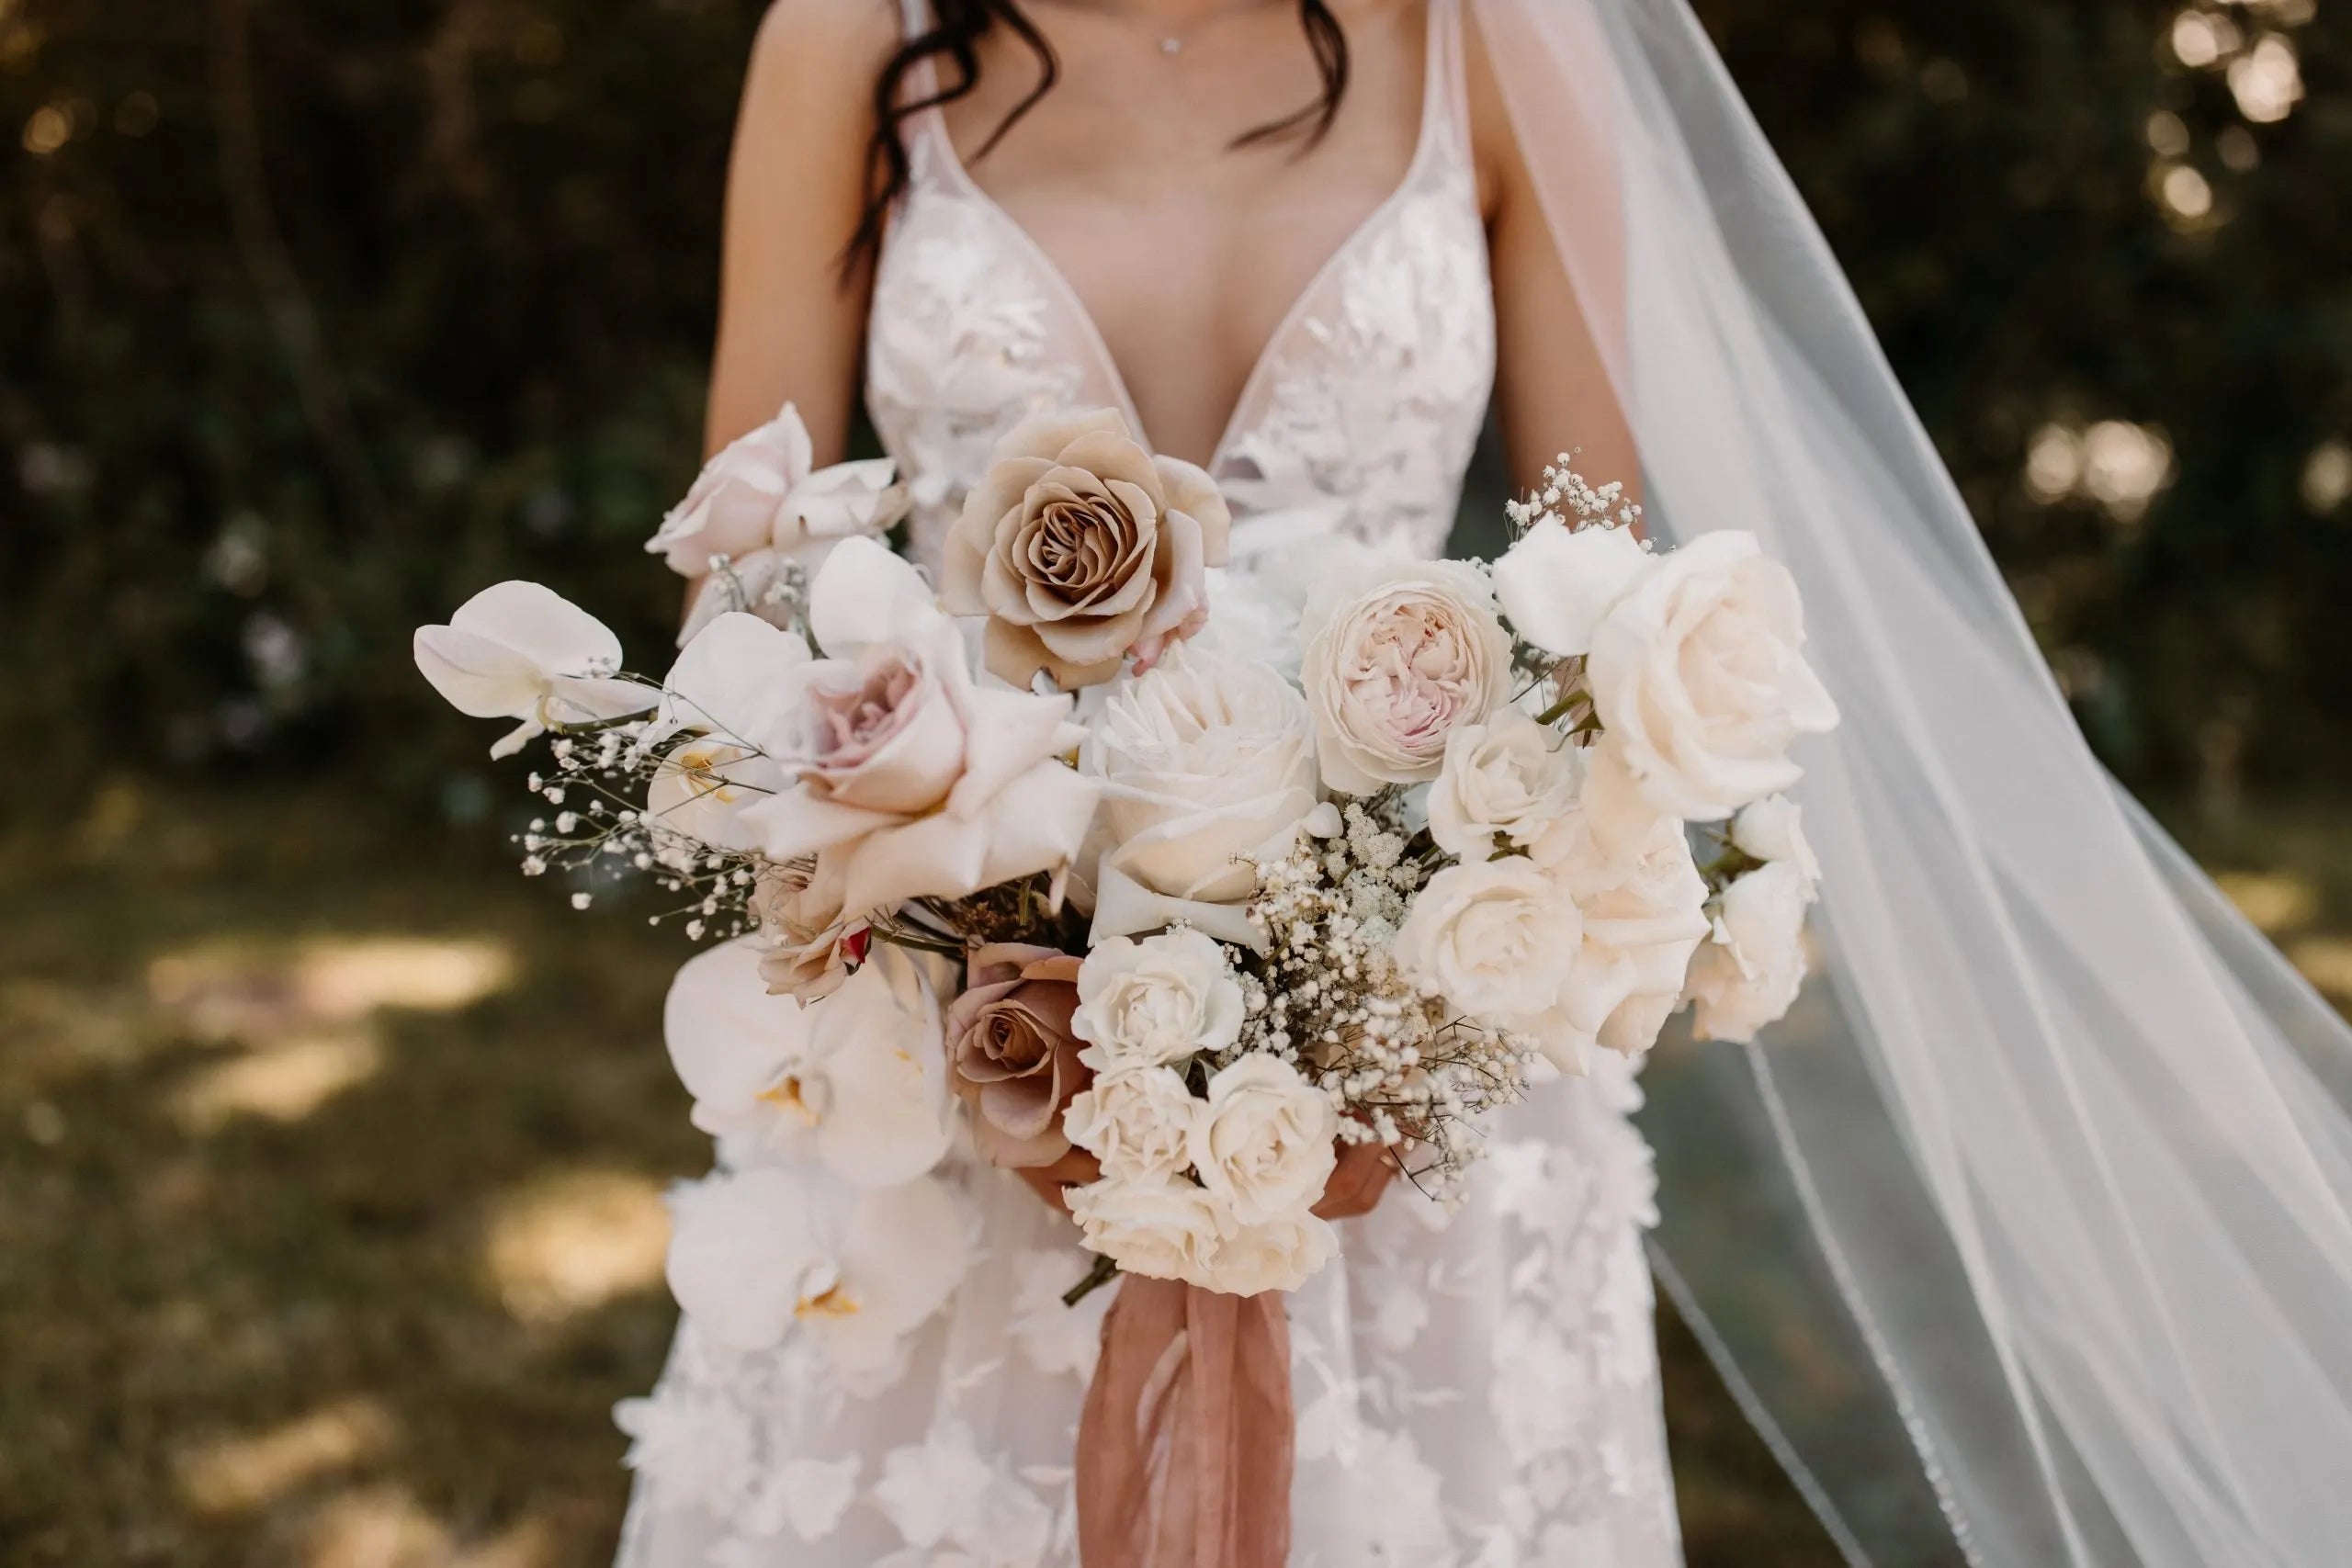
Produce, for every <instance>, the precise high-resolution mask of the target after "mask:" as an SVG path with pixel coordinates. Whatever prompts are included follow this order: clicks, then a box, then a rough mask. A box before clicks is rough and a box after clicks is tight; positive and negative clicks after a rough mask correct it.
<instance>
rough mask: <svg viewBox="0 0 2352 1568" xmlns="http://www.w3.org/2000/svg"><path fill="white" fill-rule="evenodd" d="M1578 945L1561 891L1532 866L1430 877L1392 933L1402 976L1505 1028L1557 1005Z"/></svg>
mask: <svg viewBox="0 0 2352 1568" xmlns="http://www.w3.org/2000/svg"><path fill="white" fill-rule="evenodd" d="M1583 944H1584V920H1583V918H1582V917H1581V916H1580V915H1578V914H1577V906H1576V902H1575V900H1574V899H1572V898H1571V897H1569V896H1568V893H1567V890H1566V888H1565V887H1563V886H1560V885H1559V884H1558V883H1557V882H1555V881H1554V880H1553V879H1552V878H1551V877H1550V876H1547V875H1546V874H1544V872H1543V871H1542V870H1541V869H1540V868H1539V867H1537V866H1536V865H1535V864H1534V863H1532V862H1531V861H1529V860H1527V859H1525V858H1523V857H1518V856H1514V857H1511V858H1510V859H1506V860H1496V861H1482V862H1471V863H1465V864H1462V865H1450V866H1447V867H1446V868H1445V869H1444V870H1442V871H1440V872H1439V873H1438V874H1436V875H1434V876H1432V877H1430V879H1429V881H1428V882H1427V883H1426V884H1424V885H1423V886H1422V887H1421V891H1420V893H1419V895H1418V896H1417V897H1415V898H1414V900H1413V907H1412V909H1411V912H1409V913H1408V915H1407V916H1406V917H1405V924H1404V926H1403V927H1402V928H1401V929H1400V930H1398V931H1397V942H1396V946H1395V953H1396V957H1397V964H1398V965H1399V966H1401V967H1402V968H1403V969H1404V971H1405V972H1406V973H1407V974H1408V975H1409V976H1412V977H1413V978H1414V979H1416V980H1418V981H1419V982H1420V983H1421V984H1423V985H1424V986H1427V987H1430V989H1432V990H1434V991H1436V992H1437V993H1438V994H1440V995H1442V996H1443V997H1444V998H1447V999H1448V1000H1449V1001H1451V1002H1453V1005H1454V1006H1456V1007H1459V1008H1462V1009H1464V1010H1467V1011H1469V1012H1472V1013H1475V1014H1476V1015H1477V1016H1479V1017H1480V1018H1483V1019H1487V1020H1488V1021H1491V1022H1494V1023H1498V1024H1501V1025H1503V1026H1505V1027H1511V1026H1513V1025H1515V1024H1517V1023H1518V1022H1520V1021H1524V1020H1532V1019H1536V1018H1540V1017H1541V1016H1542V1015H1543V1014H1544V1013H1545V1012H1547V1011H1549V1010H1551V1009H1552V1008H1554V1007H1555V1005H1556V1004H1557V1003H1558V1001H1559V998H1560V993H1561V991H1562V989H1563V987H1565V986H1566V983H1567V980H1568V977H1569V970H1570V967H1571V966H1572V965H1573V964H1575V963H1576V959H1577V953H1578V951H1579V950H1580V949H1581V948H1582V946H1583Z"/></svg>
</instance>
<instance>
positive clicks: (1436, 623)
mask: <svg viewBox="0 0 2352 1568" xmlns="http://www.w3.org/2000/svg"><path fill="white" fill-rule="evenodd" d="M1301 630H1302V631H1303V633H1304V634H1305V636H1306V650H1305V653H1304V655H1303V657H1302V660H1301V664H1300V671H1299V678H1300V682H1301V684H1303V685H1304V686H1305V687H1306V703H1307V706H1308V708H1309V709H1310V710H1312V712H1313V713H1314V716H1315V741H1316V748H1317V755H1318V757H1319V759H1320V761H1321V763H1322V768H1323V782H1324V783H1325V784H1328V785H1329V786H1330V787H1331V788H1332V789H1334V790H1337V791H1339V792H1340V793H1341V794H1344V795H1371V794H1373V793H1374V792H1376V791H1377V790H1378V789H1379V788H1380V787H1381V786H1382V785H1383V784H1418V783H1419V782H1421V781H1423V780H1425V779H1432V778H1435V777H1436V776H1437V774H1438V770H1439V768H1440V767H1441V766H1442V764H1443V763H1444V761H1445V747H1446V741H1447V739H1449V738H1450V737H1451V736H1452V735H1453V731H1454V730H1455V729H1457V728H1460V727H1461V726H1463V725H1465V724H1476V722H1478V720H1480V719H1482V718H1484V717H1486V716H1487V715H1488V714H1489V713H1491V712H1493V711H1494V710H1495V709H1496V708H1498V707H1500V706H1502V705H1504V704H1505V703H1507V702H1509V701H1510V678H1511V674H1510V669H1511V664H1510V661H1511V645H1510V634H1509V633H1508V632H1506V631H1504V630H1503V626H1502V622H1501V620H1500V619H1499V618H1498V616H1497V615H1496V614H1495V594H1494V589H1493V586H1492V585H1491V584H1490V583H1488V581H1487V577H1486V574H1485V573H1484V572H1483V571H1481V570H1479V569H1478V568H1476V567H1475V566H1471V565H1469V564H1467V563H1465V562H1462V561H1442V560H1440V561H1403V562H1383V563H1378V564H1372V563H1360V564H1358V565H1355V566H1353V567H1350V568H1342V569H1340V570H1335V571H1334V573H1333V574H1332V581H1331V582H1330V584H1329V586H1327V587H1325V588H1322V589H1320V590H1318V591H1317V592H1316V593H1315V594H1314V595H1313V596H1312V597H1310V598H1309V599H1308V601H1307V604H1306V614H1305V616H1304V618H1303V620H1302V624H1301Z"/></svg>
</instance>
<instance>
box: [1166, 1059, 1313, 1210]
mask: <svg viewBox="0 0 2352 1568" xmlns="http://www.w3.org/2000/svg"><path fill="white" fill-rule="evenodd" d="M1339 1133H1340V1118H1339V1112H1338V1111H1335V1110H1333V1109H1332V1106H1331V1101H1330V1099H1329V1096H1327V1095H1326V1094H1324V1092H1323V1091H1322V1090H1321V1089H1317V1088H1316V1087H1315V1086H1314V1085H1313V1084H1310V1083H1308V1082H1307V1081H1306V1079H1305V1078H1303V1077H1300V1076H1299V1074H1298V1069H1296V1068H1295V1067H1293V1066H1291V1065H1290V1064H1289V1063H1287V1062H1284V1061H1282V1060H1280V1059H1279V1058H1277V1057H1273V1056H1268V1055H1259V1054H1254V1053H1253V1054H1251V1055H1245V1056H1243V1057H1241V1058H1240V1059H1239V1060H1238V1061H1237V1062H1235V1063H1234V1064H1233V1065H1232V1066H1228V1067H1225V1068H1222V1069H1220V1070H1219V1071H1218V1072H1217V1074H1216V1077H1212V1078H1210V1079H1209V1088H1208V1098H1207V1100H1205V1101H1204V1103H1203V1105H1202V1107H1201V1110H1200V1112H1199V1114H1198V1115H1197V1116H1196V1117H1195V1118H1194V1119H1193V1168H1194V1169H1195V1170H1196V1171H1198V1172H1199V1173H1200V1179H1201V1185H1202V1186H1203V1187H1204V1188H1205V1189H1207V1190H1208V1192H1209V1195H1210V1196H1211V1197H1212V1198H1214V1199H1216V1201H1217V1202H1218V1204H1219V1205H1220V1207H1221V1208H1222V1209H1223V1211H1224V1212H1225V1213H1227V1214H1228V1215H1229V1216H1231V1219H1232V1221H1233V1223H1234V1224H1240V1225H1259V1224H1274V1223H1277V1222H1283V1221H1295V1220H1297V1219H1300V1218H1301V1217H1303V1216H1304V1215H1305V1214H1306V1211H1307V1210H1308V1209H1310V1208H1312V1207H1313V1206H1314V1203H1315V1201H1316V1200H1317V1198H1319V1197H1321V1196H1322V1195H1323V1184H1324V1183H1325V1182H1326V1181H1328V1180H1329V1179H1330V1176H1331V1168H1332V1167H1333V1166H1335V1165H1336V1164H1337V1163H1338V1162H1339V1156H1338V1154H1337V1152H1336V1151H1335V1150H1334V1149H1333V1148H1332V1146H1331V1141H1332V1140H1333V1139H1334V1138H1336V1137H1338V1136H1339Z"/></svg>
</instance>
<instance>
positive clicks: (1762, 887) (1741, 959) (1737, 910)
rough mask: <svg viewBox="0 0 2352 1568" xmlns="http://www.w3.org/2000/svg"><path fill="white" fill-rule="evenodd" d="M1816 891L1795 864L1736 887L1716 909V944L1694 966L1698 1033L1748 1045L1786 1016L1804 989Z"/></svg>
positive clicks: (1755, 874) (1759, 873)
mask: <svg viewBox="0 0 2352 1568" xmlns="http://www.w3.org/2000/svg"><path fill="white" fill-rule="evenodd" d="M1812 898H1813V890H1812V888H1811V887H1810V886H1808V885H1807V884H1806V882H1805V878H1804V873H1803V872H1802V871H1800V870H1799V869H1798V867H1797V865H1796V863H1795V862H1793V861H1784V860H1783V861H1773V862H1772V863H1770V864H1768V865H1765V866H1762V867H1759V868H1758V869H1757V870H1755V871H1751V872H1749V873H1748V874H1747V875H1745V876H1742V877H1740V878H1738V879H1737V880H1736V881H1734V882H1733V883H1732V885H1731V886H1729V887H1726V888H1724V891H1723V895H1722V897H1720V898H1719V899H1718V900H1717V901H1716V902H1717V909H1716V914H1715V922H1714V935H1713V941H1710V942H1707V943H1705V944H1704V945H1703V946H1702V947H1701V948H1700V949H1699V952H1698V955H1697V956H1696V957H1695V958H1693V959H1692V960H1691V980H1690V987H1689V992H1688V994H1689V996H1690V998H1691V1000H1692V1001H1694V1002H1696V1003H1697V1004H1698V1015H1697V1017H1696V1019H1695V1020H1694V1022H1695V1025H1696V1028H1697V1030H1698V1032H1699V1033H1700V1034H1702V1035H1703V1036H1705V1037H1707V1038H1708V1039H1711V1040H1732V1041H1740V1042H1746V1041H1749V1040H1753V1039H1755V1038H1756V1033H1757V1031H1758V1030H1760V1029H1762V1028H1764V1027H1765V1026H1766V1025H1768V1024H1772V1023H1777V1022H1779V1021H1781V1018H1783V1017H1784V1016H1786V1015H1787V1013H1788V1010H1789V1009H1790V1007H1791V1006H1792V1005H1793V1004H1794V1003H1795V1001H1796V999H1797V991H1798V989H1799V987H1802V986H1803V985H1804V970H1805V963H1804V911H1805V906H1806V905H1807V904H1809V903H1810V902H1812Z"/></svg>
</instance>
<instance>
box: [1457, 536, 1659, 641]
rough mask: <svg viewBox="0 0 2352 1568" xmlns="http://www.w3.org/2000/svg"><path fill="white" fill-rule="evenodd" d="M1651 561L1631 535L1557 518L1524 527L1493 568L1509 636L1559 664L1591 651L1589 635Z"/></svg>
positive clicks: (1648, 566) (1649, 568) (1652, 564)
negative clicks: (1521, 639)
mask: <svg viewBox="0 0 2352 1568" xmlns="http://www.w3.org/2000/svg"><path fill="white" fill-rule="evenodd" d="M1656 565H1657V558H1656V557H1654V556H1652V555H1651V554H1650V553H1649V552H1648V551H1647V550H1645V549H1644V548H1643V547H1642V542H1641V541H1640V540H1639V539H1637V538H1635V537H1634V535H1633V532H1632V530H1630V529H1626V528H1610V527H1597V526H1587V527H1583V528H1578V529H1576V530H1575V531H1573V532H1571V531H1570V530H1569V528H1568V525H1566V523H1564V522H1562V521H1560V520H1559V519H1558V518H1556V517H1555V518H1552V519H1550V520H1549V521H1546V522H1544V523H1539V524H1537V525H1535V526H1534V527H1532V528H1530V529H1529V530H1528V531H1527V533H1526V535H1525V536H1523V537H1522V538H1521V540H1520V541H1519V543H1517V544H1515V545H1513V546H1512V547H1510V549H1508V550H1506V551H1504V552H1503V558H1502V559H1500V560H1498V561H1497V562H1496V563H1495V597H1496V598H1497V599H1498V600H1499V601H1500V602H1501V604H1502V607H1503V614H1504V615H1508V616H1510V624H1511V629H1512V630H1513V631H1516V632H1517V633H1519V635H1520V636H1521V637H1524V638H1526V639H1527V640H1528V641H1529V642H1532V643H1533V644H1534V645H1535V646H1536V647H1538V648H1540V649H1544V651H1545V652H1546V653H1555V654H1558V655H1560V656H1561V657H1562V658H1566V657H1568V656H1570V655H1572V654H1578V653H1589V652H1590V651H1591V650H1592V634H1593V628H1594V627H1596V626H1599V625H1600V618H1601V616H1602V615H1604V614H1606V613H1607V611H1608V609H1609V607H1610V605H1611V604H1615V603H1616V602H1617V599H1618V597H1619V596H1620V595H1621V594H1623V592H1625V591H1626V590H1627V589H1628V588H1630V587H1632V586H1633V585H1634V582H1636V581H1639V580H1640V579H1641V577H1642V575H1643V574H1644V573H1645V572H1646V571H1648V570H1651V569H1652V568H1653V567H1655V566H1656Z"/></svg>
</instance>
